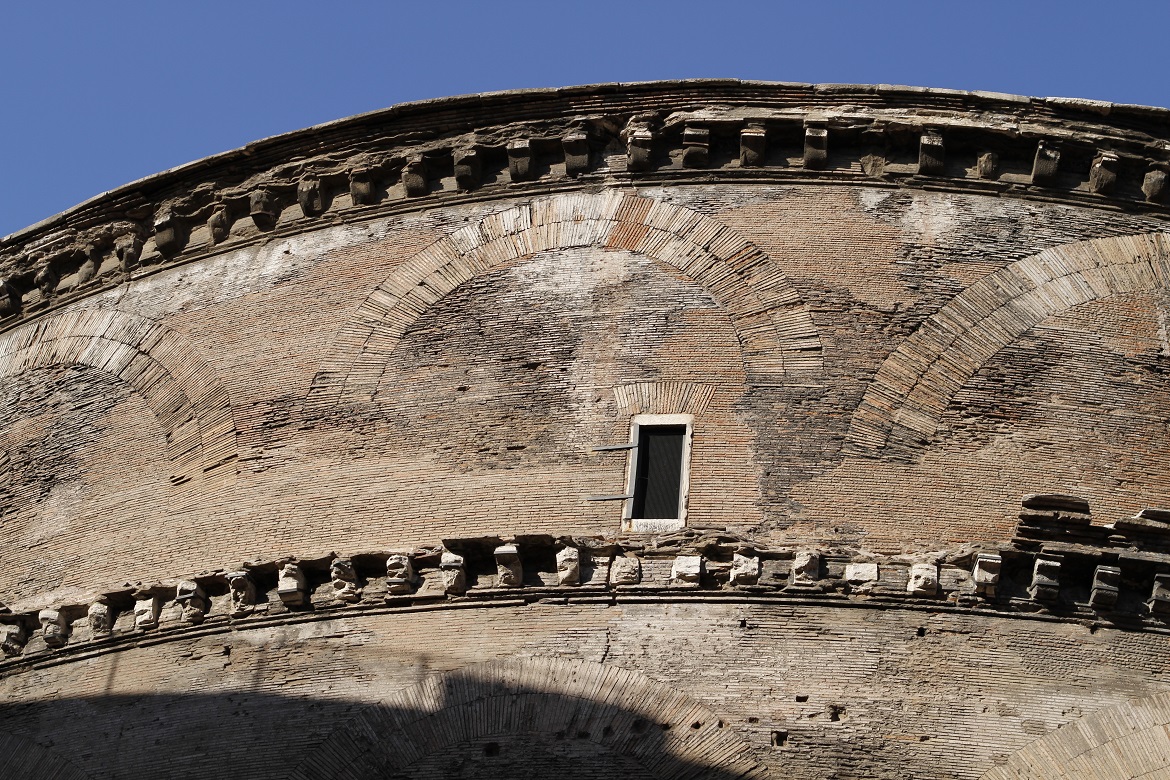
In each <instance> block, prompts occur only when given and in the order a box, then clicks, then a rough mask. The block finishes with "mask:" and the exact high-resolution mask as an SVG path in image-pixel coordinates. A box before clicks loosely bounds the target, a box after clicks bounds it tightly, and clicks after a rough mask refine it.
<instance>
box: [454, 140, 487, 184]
mask: <svg viewBox="0 0 1170 780" xmlns="http://www.w3.org/2000/svg"><path fill="white" fill-rule="evenodd" d="M452 159H453V160H454V162H455V184H456V185H457V186H458V187H459V189H461V190H463V191H465V192H466V191H468V190H474V189H475V188H476V187H478V186H479V183H480V181H481V180H482V178H483V160H482V158H481V156H480V154H479V152H478V151H476V150H475V149H457V150H455V153H454V154H453V155H452Z"/></svg>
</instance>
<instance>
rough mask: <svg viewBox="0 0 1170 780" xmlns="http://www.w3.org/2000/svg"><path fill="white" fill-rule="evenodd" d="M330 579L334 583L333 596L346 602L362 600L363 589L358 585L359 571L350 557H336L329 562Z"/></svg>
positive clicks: (354, 602) (352, 602)
mask: <svg viewBox="0 0 1170 780" xmlns="http://www.w3.org/2000/svg"><path fill="white" fill-rule="evenodd" d="M329 581H330V583H331V584H332V585H333V597H334V598H335V599H337V600H338V601H343V602H345V603H346V604H356V603H357V602H359V601H361V600H362V589H361V588H359V587H358V580H357V572H356V571H355V570H354V568H353V561H352V560H350V559H349V558H334V559H333V560H332V561H330V563H329Z"/></svg>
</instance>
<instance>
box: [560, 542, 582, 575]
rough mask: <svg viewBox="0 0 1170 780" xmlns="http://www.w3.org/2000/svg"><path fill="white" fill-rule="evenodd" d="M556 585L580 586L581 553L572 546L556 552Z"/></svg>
mask: <svg viewBox="0 0 1170 780" xmlns="http://www.w3.org/2000/svg"><path fill="white" fill-rule="evenodd" d="M557 584H558V585H580V584H581V551H580V550H579V549H578V548H576V547H573V546H572V545H566V546H564V547H562V548H561V549H559V550H557Z"/></svg>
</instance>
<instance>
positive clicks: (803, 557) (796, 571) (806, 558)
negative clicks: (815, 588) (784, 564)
mask: <svg viewBox="0 0 1170 780" xmlns="http://www.w3.org/2000/svg"><path fill="white" fill-rule="evenodd" d="M820 578H821V554H820V553H819V552H818V551H816V550H800V551H799V552H797V553H796V557H795V558H793V560H792V572H791V573H790V574H789V583H790V584H792V585H807V584H809V583H811V582H815V581H817V580H819V579H820Z"/></svg>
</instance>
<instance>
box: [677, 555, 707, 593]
mask: <svg viewBox="0 0 1170 780" xmlns="http://www.w3.org/2000/svg"><path fill="white" fill-rule="evenodd" d="M702 574H703V557H702V556H701V555H680V556H678V557H677V558H675V559H674V564H673V565H672V566H671V568H670V584H671V585H686V586H690V587H698V585H699V578H700V577H701V576H702Z"/></svg>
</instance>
